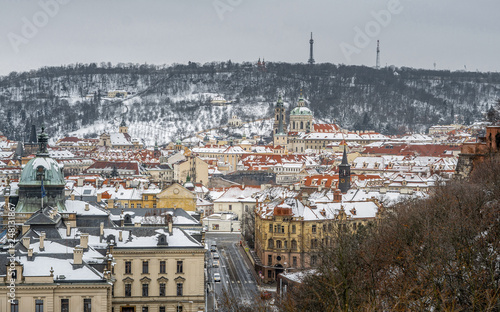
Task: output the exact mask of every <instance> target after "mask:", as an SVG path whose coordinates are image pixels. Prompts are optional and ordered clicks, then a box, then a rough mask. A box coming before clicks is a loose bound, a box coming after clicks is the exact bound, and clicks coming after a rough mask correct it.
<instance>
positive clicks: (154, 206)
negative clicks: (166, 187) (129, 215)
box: [153, 204, 165, 309]
mask: <svg viewBox="0 0 500 312" xmlns="http://www.w3.org/2000/svg"><path fill="white" fill-rule="evenodd" d="M153 208H154V209H156V204H153ZM161 308H165V307H160V309H161Z"/></svg>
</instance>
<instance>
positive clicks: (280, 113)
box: [273, 94, 286, 136]
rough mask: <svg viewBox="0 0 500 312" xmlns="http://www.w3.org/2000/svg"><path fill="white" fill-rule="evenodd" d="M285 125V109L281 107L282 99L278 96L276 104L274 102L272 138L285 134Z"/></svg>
mask: <svg viewBox="0 0 500 312" xmlns="http://www.w3.org/2000/svg"><path fill="white" fill-rule="evenodd" d="M285 124H286V121H285V107H284V105H283V98H282V97H281V94H280V95H279V97H278V102H276V107H275V109H274V126H273V136H274V135H275V134H278V133H285Z"/></svg>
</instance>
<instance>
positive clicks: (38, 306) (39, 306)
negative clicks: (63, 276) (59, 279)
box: [35, 299, 43, 312]
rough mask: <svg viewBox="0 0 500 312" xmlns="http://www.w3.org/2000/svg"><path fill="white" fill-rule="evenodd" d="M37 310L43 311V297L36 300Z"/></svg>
mask: <svg viewBox="0 0 500 312" xmlns="http://www.w3.org/2000/svg"><path fill="white" fill-rule="evenodd" d="M35 312H43V300H42V299H36V300H35Z"/></svg>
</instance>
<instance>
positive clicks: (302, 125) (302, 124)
mask: <svg viewBox="0 0 500 312" xmlns="http://www.w3.org/2000/svg"><path fill="white" fill-rule="evenodd" d="M302 129H304V122H303V121H301V122H300V130H302Z"/></svg>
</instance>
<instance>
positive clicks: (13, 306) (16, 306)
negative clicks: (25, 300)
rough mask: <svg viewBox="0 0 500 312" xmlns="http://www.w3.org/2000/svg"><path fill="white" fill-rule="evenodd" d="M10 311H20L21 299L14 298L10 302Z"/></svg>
mask: <svg viewBox="0 0 500 312" xmlns="http://www.w3.org/2000/svg"><path fill="white" fill-rule="evenodd" d="M10 312H19V301H17V300H12V301H11V302H10Z"/></svg>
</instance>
